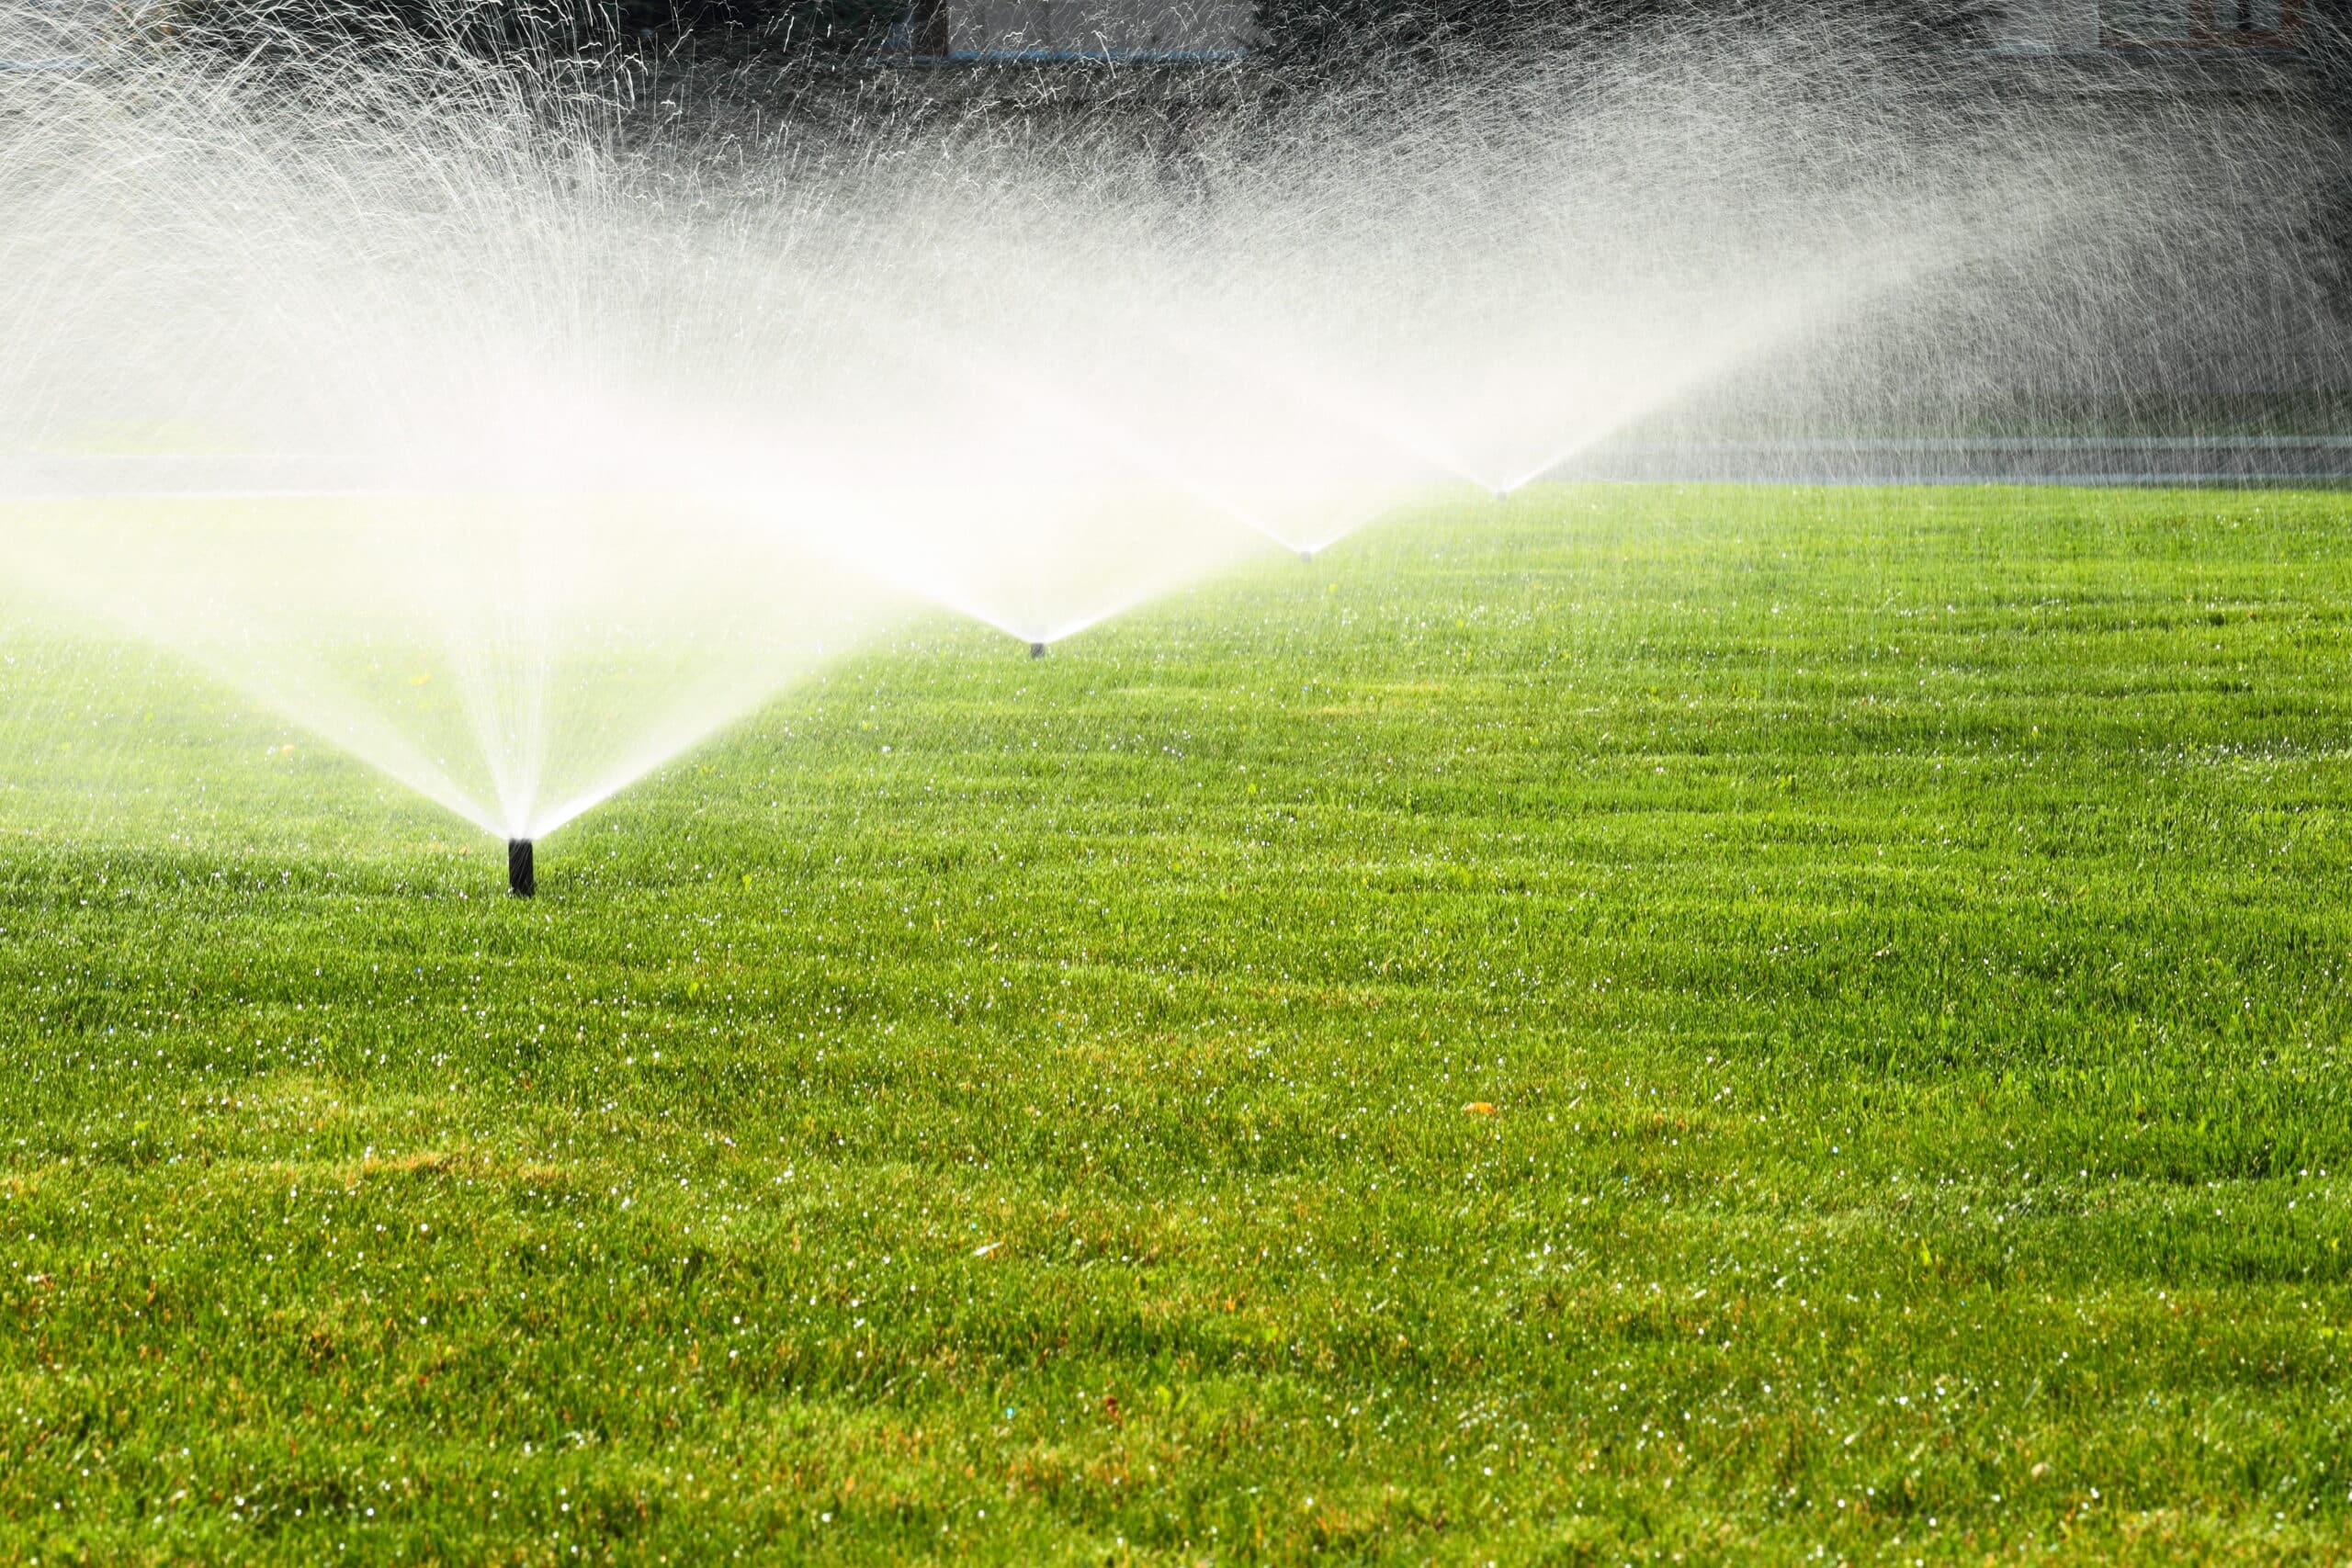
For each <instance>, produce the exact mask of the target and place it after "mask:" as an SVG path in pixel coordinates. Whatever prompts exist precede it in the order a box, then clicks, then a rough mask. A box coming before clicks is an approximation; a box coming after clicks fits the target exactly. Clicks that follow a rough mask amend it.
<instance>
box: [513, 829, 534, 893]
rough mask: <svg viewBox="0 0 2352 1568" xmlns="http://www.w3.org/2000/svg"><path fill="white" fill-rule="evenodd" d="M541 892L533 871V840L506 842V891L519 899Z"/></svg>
mask: <svg viewBox="0 0 2352 1568" xmlns="http://www.w3.org/2000/svg"><path fill="white" fill-rule="evenodd" d="M538 890H539V884H538V878H537V876H536V875H535V874H533V872H532V869H531V840H528V839H509V840H506V891H508V892H509V893H512V894H513V895H515V897H517V898H528V897H531V896H532V895H533V894H535V893H537V891H538Z"/></svg>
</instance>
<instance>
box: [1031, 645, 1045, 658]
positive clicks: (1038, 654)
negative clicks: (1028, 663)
mask: <svg viewBox="0 0 2352 1568" xmlns="http://www.w3.org/2000/svg"><path fill="white" fill-rule="evenodd" d="M1029 657H1030V658H1032V659H1043V658H1045V657H1046V645H1045V644H1044V643H1042V642H1033V643H1031V644H1030V645H1029Z"/></svg>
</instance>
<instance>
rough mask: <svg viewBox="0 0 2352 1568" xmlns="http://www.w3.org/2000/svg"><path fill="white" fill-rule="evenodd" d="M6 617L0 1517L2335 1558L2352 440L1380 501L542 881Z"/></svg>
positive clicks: (330, 1539) (776, 1540) (762, 1544)
mask: <svg viewBox="0 0 2352 1568" xmlns="http://www.w3.org/2000/svg"><path fill="white" fill-rule="evenodd" d="M0 659H6V660H8V662H6V663H0V680H5V682H6V713H5V716H0V740H5V742H6V754H5V757H0V761H4V762H5V774H0V1030H5V1044H4V1045H0V1323H5V1333H0V1560H5V1561H31V1560H33V1559H35V1558H38V1559H39V1560H40V1561H41V1562H73V1561H81V1562H107V1563H117V1562H198V1561H203V1562H215V1561H219V1562H227V1561H242V1560H256V1561H279V1562H401V1563H410V1562H433V1561H438V1562H550V1563H571V1562H606V1561H617V1562H665V1561H666V1562H676V1563H689V1562H718V1561H730V1560H736V1559H739V1558H740V1559H741V1560H745V1561H773V1562H802V1561H811V1562H896V1561H909V1560H932V1561H946V1560H949V1559H955V1560H958V1561H966V1560H970V1561H995V1562H1022V1563H1049V1562H1106V1561H1108V1562H1127V1561H1134V1562H1169V1563H1177V1562H1258V1561H1272V1562H1295V1561H1300V1560H1305V1559H1308V1558H1311V1557H1316V1556H1317V1555H1318V1554H1320V1555H1328V1556H1329V1557H1330V1558H1333V1559H1335V1560H1363V1561H1380V1562H1419V1561H1423V1560H1434V1561H1436V1562H1505V1563H1510V1562H1585V1561H1592V1562H1619V1561H1625V1560H1632V1559H1667V1558H1670V1557H1672V1556H1673V1555H1674V1554H1677V1553H1679V1554H1680V1555H1681V1558H1682V1559H1683V1560H1684V1561H1689V1562H1702V1561H1723V1560H1726V1559H1736V1560H1745V1561H1796V1560H1799V1559H1804V1560H1806V1561H1814V1560H1821V1561H1834V1560H1836V1559H1838V1558H1839V1557H1847V1558H1851V1559H1854V1560H1857V1561H1876V1560H1881V1559H1887V1560H1900V1561H1905V1562H1911V1561H1928V1562H1937V1561H1966V1562H1978V1561H1983V1560H1985V1558H1986V1557H1987V1556H1988V1555H1991V1556H1996V1557H2004V1558H2006V1557H2010V1556H2014V1555H2016V1554H2018V1552H2019V1551H2021V1549H2024V1548H2026V1547H2028V1546H2029V1545H2031V1546H2033V1547H2036V1548H2038V1549H2041V1551H2046V1553H2047V1554H2048V1556H2049V1557H2050V1558H2052V1559H2053V1560H2057V1561H2084V1562H2089V1561H2101V1562H2104V1561H2115V1560H2137V1561H2144V1562H2178V1561H2183V1560H2198V1559H2209V1560H2213V1561H2247V1562H2267V1561H2278V1562H2344V1561H2346V1560H2347V1558H2352V1376H2348V1375H2347V1374H2352V1246H2347V1232H2352V1182H2347V1180H2346V1176H2347V1170H2346V1168H2347V1166H2352V1083H2347V1077H2348V1076H2352V1049H2348V1048H2347V1044H2346V1039H2347V1033H2352V985H2348V984H2347V976H2346V966H2347V963H2352V913H2347V898H2352V768H2347V743H2352V496H2344V495H2325V494H2312V495H2288V494H2264V493H2251V492H2236V493H2113V492H2068V491H1740V490H1710V489H1691V490H1666V489H1659V490H1641V489H1592V490H1536V491H1530V492H1526V493H1524V494H1522V495H1521V497H1519V498H1518V499H1516V500H1514V501H1513V502H1510V503H1509V504H1508V505H1504V506H1497V505H1494V504H1492V503H1481V504H1477V505H1468V504H1463V505H1459V506H1430V507H1428V508H1425V509H1423V510H1421V511H1419V512H1418V513H1413V514H1411V515H1406V516H1400V517H1399V518H1397V519H1395V520H1392V521H1391V522H1389V523H1387V524H1385V525H1382V526H1380V527H1378V528H1375V529H1374V530H1372V531H1369V532H1367V533H1365V534H1363V535H1362V536H1359V537H1357V538H1356V539H1354V540H1351V541H1350V542H1348V543H1346V544H1344V545H1341V546H1340V547H1337V548H1335V549H1334V550H1332V551H1331V552H1329V554H1328V555H1327V556H1326V557H1324V558H1320V559H1318V560H1317V561H1316V562H1315V563H1314V564H1313V565H1311V566H1305V565H1301V564H1299V563H1297V562H1295V561H1292V560H1288V559H1281V558H1277V559H1272V560H1270V561H1269V562H1267V563H1264V564H1262V565H1261V566H1258V567H1254V568H1252V569H1250V570H1248V571H1245V572H1243V573H1241V574H1239V575H1238V576H1236V577H1234V578H1232V579H1229V580H1227V581H1220V582H1217V583H1215V584H1212V585H1209V586H1207V587H1204V588H1202V589H1199V590H1196V591H1194V592H1189V593H1185V594H1180V595H1177V596H1175V597H1173V598H1171V599H1169V600H1166V601H1163V602H1162V603H1161V604H1158V605H1156V606H1154V607H1152V608H1150V609H1148V610H1147V611H1145V612H1143V613H1140V614H1137V615H1133V616H1131V617H1129V618H1127V619H1125V620H1122V621H1119V622H1117V623H1114V624H1113V625H1110V626H1104V627H1102V628H1099V629H1097V630H1096V631H1094V632H1091V633H1089V634H1086V635H1084V636H1082V637H1077V638H1075V639H1073V640H1072V641H1070V642H1069V643H1068V644H1065V645H1063V646H1062V647H1060V648H1057V649H1056V650H1055V651H1054V654H1053V656H1052V657H1051V658H1049V659H1047V660H1045V661H1043V662H1032V661H1031V660H1028V659H1027V658H1026V657H1025V654H1024V650H1023V649H1020V648H1019V647H1017V646H1015V645H1013V644H1012V643H1010V642H1009V641H1007V640H1005V639H1003V638H1001V637H996V636H994V635H992V634H989V633H987V632H984V631H980V630H978V629H974V628H971V627H967V626H962V625H957V624H951V623H947V622H944V621H941V622H934V623H926V624H925V625H924V626H922V627H920V628H918V630H917V632H916V633H915V634H914V635H912V636H911V637H907V638H904V639H902V640H901V641H900V642H899V643H898V644H896V645H894V646H890V647H887V648H879V649H871V650H868V651H867V652H865V653H864V654H861V655H859V656H857V657H854V658H853V659H850V660H846V661H844V662H842V663H841V664H838V665H836V666H834V667H833V668H832V669H831V671H830V672H829V673H828V674H827V675H826V676H825V677H824V678H823V679H821V680H820V681H817V682H812V683H810V684H808V685H805V686H803V687H801V688H799V689H797V690H796V691H793V692H789V693H787V694H785V695H784V696H783V697H782V698H781V699H780V700H779V701H778V702H777V703H776V704H775V705H774V706H773V707H771V708H770V709H769V710H767V711H766V712H764V713H763V714H762V715H760V716H758V717H756V718H755V719H754V720H752V722H750V723H748V724H747V725H745V726H743V727H742V728H740V729H739V730H738V731H736V732H735V733H733V734H732V735H731V736H729V738H727V739H724V740H722V741H720V742H719V743H718V744H715V745H713V746H711V747H709V748H707V749H706V750H703V751H701V752H699V753H696V754H695V755H693V756H691V757H688V758H686V759H684V760H683V761H680V762H678V763H676V764H674V765H673V766H672V767H670V768H669V769H667V770H665V771H664V772H662V773H660V774H658V775H656V776H655V777H653V778H651V779H649V780H647V781H646V782H644V783H643V784H640V785H639V786H638V787H637V788H636V789H634V790H633V791H631V792H630V793H628V794H627V795H623V796H622V797H620V798H619V799H617V800H616V801H614V802H613V803H611V804H610V805H608V806H607V807H604V808H603V809H601V810H599V811H596V812H594V813H593V814H591V815H590V816H588V817H586V818H582V820H580V821H579V822H578V823H576V824H574V825H573V826H571V827H570V828H568V829H564V830H563V831H562V832H560V833H559V834H557V835H556V836H555V837H553V838H552V839H550V840H548V841H547V842H546V843H544V844H542V845H541V846H540V850H539V880H540V887H541V889H542V896H541V897H539V898H538V899H537V901H536V902H532V903H528V904H524V903H519V902H516V901H513V900H510V899H508V898H506V897H503V891H502V890H503V869H504V866H503V852H502V851H501V849H500V847H499V846H498V845H497V844H495V843H494V842H492V841H491V840H487V839H486V838H482V837H481V836H479V835H478V834H476V833H475V832H474V831H473V830H472V829H467V828H465V827H463V826H462V825H460V824H458V823H456V822H454V821H453V820H451V819H449V818H444V817H442V816H440V815H438V814H437V813H436V812H435V810H434V809H433V808H432V807H426V806H423V805H419V804H414V803H412V802H410V801H408V800H407V799H405V798H403V797H402V796H401V795H400V793H399V792H398V791H397V790H396V789H394V788H392V787H391V786H389V785H387V784H382V783H381V782H379V780H377V779H376V778H375V777H373V776H372V775H370V774H368V773H366V772H365V771H363V770H361V769H360V768H358V767H357V766H356V765H355V764H352V763H349V762H346V761H343V760H342V759H340V758H339V757H337V756H336V755H335V754H334V753H333V752H331V751H328V750H324V749H322V748H321V747H318V746H316V745H314V744H312V743H311V742H310V741H309V740H308V739H307V738H305V737H303V736H302V735H300V734H299V733H297V732H294V731H292V730H289V729H288V728H286V727H285V726H284V725H283V724H282V723H281V722H279V721H277V720H276V719H274V718H272V717H270V716H267V715H266V714H265V713H261V712H258V711H255V710H254V709H252V708H251V707H249V706H248V705H244V704H243V703H242V702H240V701H239V700H238V699H236V698H235V697H233V696H232V695H231V694H223V693H221V692H219V691H217V690H213V689H210V688H208V687H206V686H204V685H203V684H202V683H201V682H198V681H197V680H196V679H194V678H193V677H187V676H184V675H182V674H180V673H179V672H178V671H176V669H175V667H173V666H172V665H171V664H169V663H168V662H167V661H164V660H161V659H159V658H157V657H154V656H151V655H148V654H144V653H140V652H119V653H118V652H110V651H107V650H104V649H87V648H74V647H66V646H61V645H58V644H56V643H53V642H49V641H42V640H39V639H37V638H35V637H33V634H31V633H29V632H20V633H18V634H17V636H16V637H15V640H13V641H7V642H6V646H5V647H0ZM288 748H291V749H290V750H288Z"/></svg>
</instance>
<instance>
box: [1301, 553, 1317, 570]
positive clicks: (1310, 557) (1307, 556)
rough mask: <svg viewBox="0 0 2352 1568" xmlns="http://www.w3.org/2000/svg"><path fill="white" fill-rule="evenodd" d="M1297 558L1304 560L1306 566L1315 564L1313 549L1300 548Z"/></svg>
mask: <svg viewBox="0 0 2352 1568" xmlns="http://www.w3.org/2000/svg"><path fill="white" fill-rule="evenodd" d="M1298 558H1299V559H1300V560H1302V561H1304V562H1306V564H1307V565H1308V566H1313V565H1314V564H1315V552H1314V551H1313V550H1301V551H1299V552H1298Z"/></svg>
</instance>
